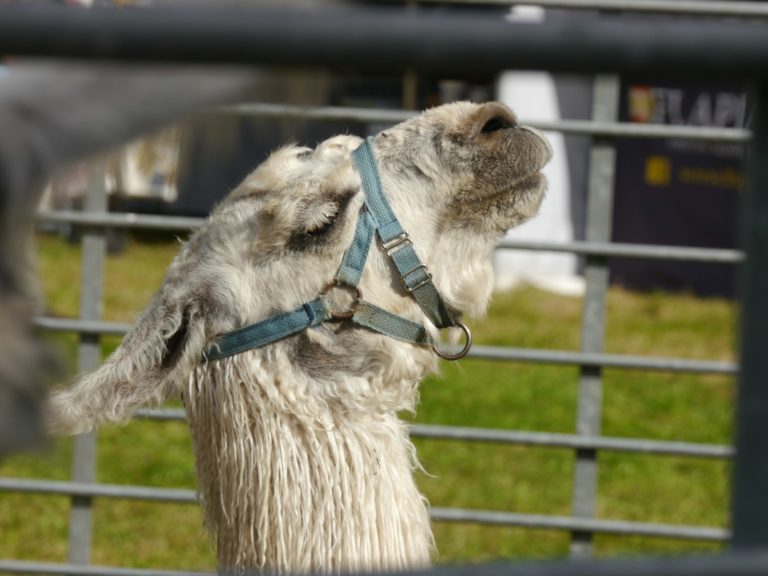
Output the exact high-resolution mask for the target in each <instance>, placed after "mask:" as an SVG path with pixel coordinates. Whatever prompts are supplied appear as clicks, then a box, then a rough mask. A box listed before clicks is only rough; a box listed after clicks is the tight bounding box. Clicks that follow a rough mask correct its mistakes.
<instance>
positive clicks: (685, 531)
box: [0, 478, 728, 541]
mask: <svg viewBox="0 0 768 576" xmlns="http://www.w3.org/2000/svg"><path fill="white" fill-rule="evenodd" d="M0 491H12V492H23V493H35V494H55V495H61V496H88V497H93V498H119V499H129V500H146V501H160V502H171V503H183V504H194V503H196V502H197V497H196V495H195V492H194V491H193V490H180V489H172V488H149V487H146V486H122V485H116V484H89V483H83V482H61V481H55V480H29V479H21V478H0ZM430 515H431V516H432V519H433V520H436V521H442V522H471V523H480V524H496V525H504V526H526V527H529V528H547V529H553V530H587V531H591V532H603V533H611V534H634V535H641V536H658V537H663V538H685V539H695V540H715V541H724V540H727V539H728V532H727V531H726V530H723V529H721V528H709V527H697V526H675V525H666V524H653V523H646V522H625V521H621V520H594V519H582V518H572V517H568V516H548V515H543V514H518V513H514V512H496V511H486V510H465V509H459V508H432V509H431V510H430Z"/></svg>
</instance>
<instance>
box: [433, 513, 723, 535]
mask: <svg viewBox="0 0 768 576" xmlns="http://www.w3.org/2000/svg"><path fill="white" fill-rule="evenodd" d="M430 516H431V517H432V519H433V520H435V521H437V522H467V523H473V524H492V525H497V526H521V527H526V528H544V529H550V530H567V531H573V530H583V531H586V532H600V533H603V534H624V535H630V534H631V535H635V536H654V537H660V538H681V539H686V540H689V539H690V540H710V541H715V542H725V541H727V540H728V538H729V537H730V534H729V532H728V531H727V530H724V529H723V528H712V527H699V526H676V525H669V524H657V523H650V522H626V521H621V520H598V519H593V518H574V517H571V516H549V515H544V514H518V513H515V512H495V511H487V510H466V509H461V508H436V507H433V508H431V509H430Z"/></svg>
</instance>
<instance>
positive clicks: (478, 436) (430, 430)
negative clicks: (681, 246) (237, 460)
mask: <svg viewBox="0 0 768 576" xmlns="http://www.w3.org/2000/svg"><path fill="white" fill-rule="evenodd" d="M136 415H137V416H138V417H139V418H145V419H147V420H160V421H186V419H187V415H186V412H184V410H183V409H181V408H162V409H148V410H140V411H139V412H138V413H137V414H136ZM409 432H410V434H411V436H412V437H414V438H431V439H438V440H461V441H469V442H495V443H500V444H516V445H523V446H546V447H551V448H573V449H591V450H604V451H612V452H630V453H639V454H663V455H667V456H691V457H697V458H732V457H733V453H734V450H733V448H732V447H731V446H724V445H718V444H699V443H694V442H670V441H661V440H644V439H635V438H613V437H608V436H583V435H579V434H559V433H555V432H526V431H520V430H499V429H492V428H469V427H460V426H441V425H436V424H412V425H411V426H409Z"/></svg>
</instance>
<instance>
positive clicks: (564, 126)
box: [220, 103, 752, 143]
mask: <svg viewBox="0 0 768 576" xmlns="http://www.w3.org/2000/svg"><path fill="white" fill-rule="evenodd" d="M220 111H221V112H225V113H234V114H243V115H248V116H259V117H265V118H298V119H303V120H326V121H346V122H367V123H383V124H395V123H397V122H402V121H404V120H407V119H409V118H412V117H414V116H416V115H418V112H412V111H408V110H388V109H383V108H378V109H374V108H353V107H341V106H320V107H306V106H293V105H290V104H269V103H252V104H237V105H235V106H229V107H227V108H222V109H220ZM520 123H521V124H525V125H527V126H532V127H534V128H538V129H540V130H548V131H552V132H562V133H564V134H578V135H585V136H599V137H602V138H619V137H622V138H674V139H681V140H706V141H713V142H735V143H745V142H749V140H750V138H751V136H752V135H751V133H750V131H749V130H741V129H737V128H708V127H698V126H670V125H664V124H632V123H629V122H593V121H591V120H558V121H551V122H545V121H540V120H526V119H521V120H520Z"/></svg>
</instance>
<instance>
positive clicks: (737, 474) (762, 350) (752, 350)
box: [731, 80, 768, 549]
mask: <svg viewBox="0 0 768 576" xmlns="http://www.w3.org/2000/svg"><path fill="white" fill-rule="evenodd" d="M752 129H753V133H754V138H753V141H752V150H751V155H750V156H751V158H750V183H749V190H748V194H747V195H746V198H745V203H744V216H743V222H744V226H745V233H744V238H743V244H744V248H745V250H746V252H747V260H746V262H745V264H744V268H743V274H742V312H741V371H740V377H739V394H738V405H737V414H738V421H737V424H736V461H735V463H734V470H733V482H732V484H731V491H732V504H731V508H732V512H733V519H732V524H733V546H734V547H735V548H739V549H743V548H754V547H757V546H762V547H766V546H768V492H766V487H768V353H766V352H768V300H767V299H766V295H768V81H766V80H764V81H763V82H762V84H761V85H760V86H759V87H758V90H757V94H756V109H755V116H754V121H753V126H752Z"/></svg>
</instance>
